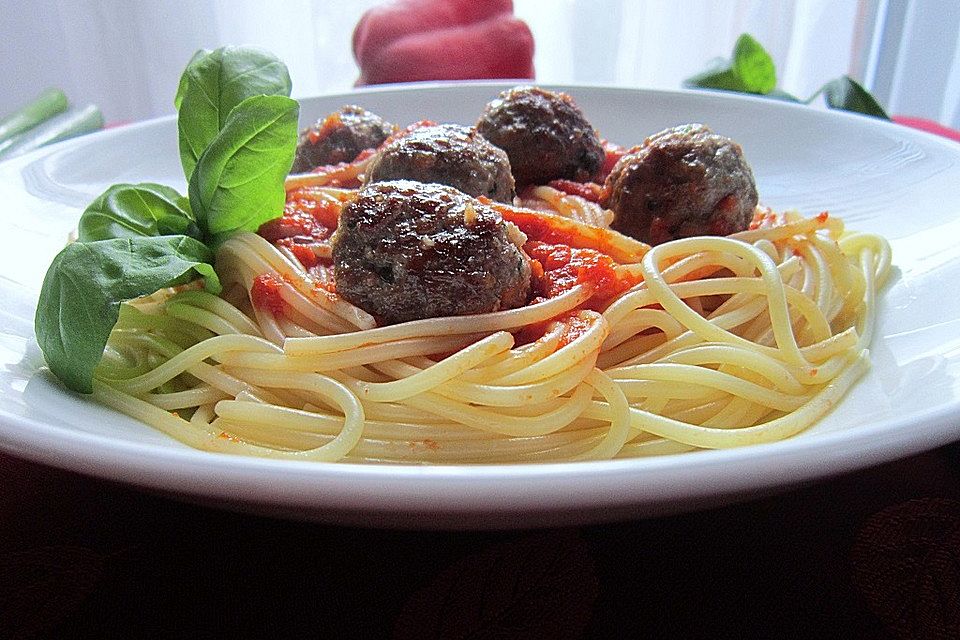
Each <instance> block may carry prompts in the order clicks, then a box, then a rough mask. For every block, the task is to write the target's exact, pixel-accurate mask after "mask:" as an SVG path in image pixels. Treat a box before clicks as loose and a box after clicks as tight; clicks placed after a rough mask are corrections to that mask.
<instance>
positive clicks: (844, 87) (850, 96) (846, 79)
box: [821, 76, 890, 120]
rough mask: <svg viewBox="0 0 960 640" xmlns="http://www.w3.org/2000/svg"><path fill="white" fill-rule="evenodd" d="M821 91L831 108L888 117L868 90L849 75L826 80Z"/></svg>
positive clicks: (885, 118)
mask: <svg viewBox="0 0 960 640" xmlns="http://www.w3.org/2000/svg"><path fill="white" fill-rule="evenodd" d="M821 91H823V94H824V97H825V98H826V100H827V105H829V106H830V107H831V108H832V109H843V110H844V111H853V112H855V113H863V114H866V115H868V116H874V117H877V118H883V119H884V120H889V119H890V116H888V115H887V113H886V111H884V110H883V107H881V106H880V103H878V102H877V101H876V99H875V98H874V97H873V96H872V95H870V92H869V91H867V90H866V89H864V88H863V87H862V86H861V85H860V84H859V83H858V82H857V81H856V80H854V79H853V78H851V77H850V76H841V77H839V78H837V79H836V80H832V81H830V82H828V83H827V84H825V85H823V89H821Z"/></svg>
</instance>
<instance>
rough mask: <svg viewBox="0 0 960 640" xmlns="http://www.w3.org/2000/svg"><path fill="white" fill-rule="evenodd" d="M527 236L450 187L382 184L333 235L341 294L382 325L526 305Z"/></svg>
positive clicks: (363, 193) (370, 188)
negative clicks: (523, 246) (524, 244)
mask: <svg viewBox="0 0 960 640" xmlns="http://www.w3.org/2000/svg"><path fill="white" fill-rule="evenodd" d="M523 241H524V237H523V234H522V233H520V231H519V230H518V229H517V228H516V227H514V226H513V225H511V224H510V223H508V222H504V220H503V218H501V217H500V214H499V213H497V212H496V211H494V210H493V209H491V208H490V207H488V206H485V205H483V204H481V203H480V202H479V201H477V200H474V199H473V198H471V197H469V196H467V195H466V194H463V193H461V192H460V191H457V190H456V189H453V188H451V187H446V186H443V185H439V184H424V183H420V182H412V181H408V180H397V181H393V182H377V183H374V184H370V185H367V186H365V187H363V189H361V190H360V192H359V194H358V195H357V198H356V199H355V200H353V201H352V202H350V203H349V204H348V205H347V206H345V207H344V208H343V211H342V212H341V214H340V224H339V226H338V227H337V231H336V233H335V234H334V235H333V238H332V240H331V243H332V245H333V268H334V280H335V282H336V286H337V293H338V294H339V295H341V296H343V297H344V298H345V299H346V300H349V301H350V302H352V303H353V304H355V305H357V306H358V307H360V308H362V309H363V310H365V311H367V312H368V313H370V314H372V315H373V316H374V317H376V318H377V321H378V322H379V323H381V324H394V323H398V322H406V321H409V320H419V319H422V318H433V317H439V316H460V315H468V314H474V313H487V312H490V311H497V310H500V309H511V308H514V307H518V306H521V305H523V304H524V303H525V302H526V301H527V297H528V295H529V291H530V263H529V260H528V258H527V256H526V254H524V253H523V251H521V249H520V246H522V243H523Z"/></svg>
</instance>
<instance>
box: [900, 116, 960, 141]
mask: <svg viewBox="0 0 960 640" xmlns="http://www.w3.org/2000/svg"><path fill="white" fill-rule="evenodd" d="M890 119H891V120H893V121H894V122H896V123H898V124H902V125H904V126H907V127H912V128H914V129H920V130H921V131H928V132H930V133H935V134H937V135H938V136H943V137H944V138H950V139H951V140H954V141H956V142H960V131H957V130H956V129H951V128H950V127H945V126H943V125H942V124H940V123H939V122H934V121H933V120H927V119H926V118H915V117H913V116H891V118H890Z"/></svg>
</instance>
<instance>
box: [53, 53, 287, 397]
mask: <svg viewBox="0 0 960 640" xmlns="http://www.w3.org/2000/svg"><path fill="white" fill-rule="evenodd" d="M289 94H290V76H289V74H288V73H287V69H286V67H285V66H284V65H283V63H282V62H280V61H279V60H278V59H277V58H276V57H274V56H273V55H272V54H270V53H267V52H264V51H260V50H257V49H251V48H246V47H224V48H222V49H217V50H216V51H199V52H197V54H195V55H194V56H193V58H192V59H191V60H190V63H189V64H188V65H187V68H186V70H185V71H184V73H183V76H182V77H181V79H180V84H179V87H178V89H177V96H176V98H175V100H174V102H175V104H176V106H177V107H178V111H179V116H178V132H179V136H180V150H181V162H182V164H183V167H184V172H185V174H186V177H187V181H188V182H189V185H190V188H189V197H185V196H183V195H181V194H180V193H178V192H177V191H176V190H175V189H172V188H170V187H166V186H163V185H158V184H152V183H141V184H117V185H113V186H112V187H110V188H109V189H107V190H106V191H105V192H104V193H102V194H101V195H100V196H99V197H97V198H96V199H95V200H94V201H93V202H92V203H91V204H90V205H89V206H88V207H87V209H86V210H85V211H84V212H83V215H82V216H81V218H80V222H79V225H78V237H79V239H78V241H77V242H74V243H72V244H69V245H67V247H65V248H64V249H63V251H61V252H60V253H59V254H58V255H57V256H56V257H55V258H54V259H53V262H52V264H51V265H50V268H49V269H48V270H47V274H46V276H45V277H44V281H43V287H42V289H41V291H40V301H39V303H38V306H37V314H36V317H35V329H36V334H37V342H38V343H39V345H40V348H41V350H42V351H43V354H44V357H45V358H46V361H47V364H48V365H49V366H50V369H51V371H53V373H54V374H56V375H57V377H58V378H60V379H61V380H62V381H63V382H64V384H66V385H67V386H68V387H70V388H71V389H73V390H75V391H80V392H82V393H89V392H90V391H91V390H92V383H93V373H94V370H95V368H96V366H97V364H98V363H99V361H100V359H101V358H102V356H103V350H104V347H105V346H106V343H107V339H108V338H109V337H110V332H111V331H112V329H113V327H114V325H115V324H116V322H117V318H118V317H119V313H120V305H121V304H122V303H123V302H125V301H128V300H132V299H134V298H139V297H141V296H145V295H149V294H151V293H154V292H156V291H157V290H159V289H162V288H164V287H172V286H177V285H180V284H184V283H186V282H189V281H190V280H193V279H196V278H203V279H204V286H205V288H206V289H207V290H208V291H210V292H211V293H218V292H219V291H220V282H219V279H218V278H217V274H216V271H215V270H214V268H213V257H214V253H213V248H214V247H215V246H216V245H217V244H219V243H220V242H221V241H223V240H224V239H225V238H226V237H228V236H229V235H230V234H231V233H234V232H237V231H255V230H256V229H257V228H258V227H259V226H260V225H261V224H262V223H264V222H266V221H268V220H271V219H273V218H276V217H278V216H280V215H281V214H282V212H283V204H284V200H285V191H284V184H283V183H284V178H285V176H286V175H287V173H288V172H289V170H290V166H291V165H292V164H293V157H294V153H295V151H296V145H297V116H298V114H299V105H298V104H297V103H296V101H294V100H291V99H290V98H289V97H287V96H288V95H289Z"/></svg>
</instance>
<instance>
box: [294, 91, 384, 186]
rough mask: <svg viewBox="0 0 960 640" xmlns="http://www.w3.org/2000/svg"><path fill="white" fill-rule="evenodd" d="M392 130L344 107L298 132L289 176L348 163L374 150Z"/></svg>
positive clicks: (371, 115) (364, 113)
mask: <svg viewBox="0 0 960 640" xmlns="http://www.w3.org/2000/svg"><path fill="white" fill-rule="evenodd" d="M394 131H396V127H395V126H394V125H392V124H390V123H389V122H386V121H385V120H384V119H383V118H381V117H380V116H378V115H376V114H374V113H370V112H369V111H367V110H366V109H364V108H362V107H357V106H355V105H347V106H345V107H341V108H340V109H339V110H337V111H334V112H333V113H331V114H330V115H328V116H326V117H325V118H322V119H320V120H318V121H317V123H316V124H314V125H313V126H312V127H309V128H307V129H304V130H303V131H301V132H300V142H299V144H297V155H296V157H295V158H294V161H293V167H292V168H291V169H290V171H291V173H304V172H306V171H311V170H313V169H316V168H317V167H322V166H325V165H330V164H337V163H340V162H352V161H353V160H354V158H356V157H357V155H359V154H360V152H361V151H363V150H364V149H375V148H377V147H379V146H380V144H381V143H382V142H383V141H384V140H386V139H387V137H388V136H390V135H391V134H392V133H394Z"/></svg>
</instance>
